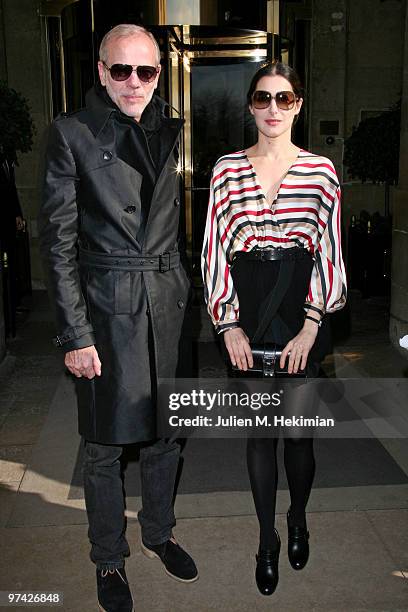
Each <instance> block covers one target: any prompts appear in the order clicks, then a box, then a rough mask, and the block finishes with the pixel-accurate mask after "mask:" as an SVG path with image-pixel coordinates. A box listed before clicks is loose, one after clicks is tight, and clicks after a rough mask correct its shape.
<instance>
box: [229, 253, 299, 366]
mask: <svg viewBox="0 0 408 612" xmlns="http://www.w3.org/2000/svg"><path fill="white" fill-rule="evenodd" d="M294 268H295V261H294V260H293V259H282V260H281V262H280V268H279V275H278V280H277V282H276V285H275V287H274V289H273V290H272V291H271V294H270V296H269V299H268V303H267V306H266V309H265V313H264V315H263V317H262V319H261V321H260V323H259V325H258V327H257V329H256V332H255V333H254V335H253V337H252V340H251V342H250V345H251V352H252V358H253V362H254V364H253V367H252V368H250V369H249V370H248V373H256V374H259V375H260V376H262V377H265V378H266V377H270V376H279V377H285V376H287V377H289V378H305V377H306V370H300V369H298V371H297V373H294V372H292V373H291V374H289V373H288V366H287V362H288V359H286V362H285V366H284V367H283V368H281V367H280V363H279V361H280V357H281V355H282V351H283V349H284V348H285V347H284V346H279V345H277V344H274V343H273V342H262V338H263V336H264V334H265V332H266V330H267V328H268V327H269V325H270V323H271V321H272V319H273V317H274V316H275V314H276V312H277V310H278V308H279V306H280V304H281V302H282V300H283V298H284V296H285V294H286V292H287V290H288V288H289V285H290V282H291V280H292V276H293V271H294ZM232 369H233V370H234V371H239V372H242V370H239V368H238V367H237V366H232ZM246 373H247V372H243V374H246Z"/></svg>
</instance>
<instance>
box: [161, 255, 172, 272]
mask: <svg viewBox="0 0 408 612" xmlns="http://www.w3.org/2000/svg"><path fill="white" fill-rule="evenodd" d="M169 270H170V253H169V252H166V253H161V255H159V272H168V271H169Z"/></svg>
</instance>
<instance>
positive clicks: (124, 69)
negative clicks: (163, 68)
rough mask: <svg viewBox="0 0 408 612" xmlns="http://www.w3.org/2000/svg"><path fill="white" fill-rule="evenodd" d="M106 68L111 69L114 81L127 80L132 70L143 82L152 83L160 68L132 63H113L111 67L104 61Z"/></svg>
mask: <svg viewBox="0 0 408 612" xmlns="http://www.w3.org/2000/svg"><path fill="white" fill-rule="evenodd" d="M102 63H103V65H104V66H105V68H106V70H109V72H110V75H111V77H112V79H113V80H114V81H126V80H127V79H128V78H129V77H130V75H131V74H132V72H136V74H137V76H138V77H139V79H140V80H141V81H142V82H143V83H151V82H152V81H153V79H154V78H155V77H156V75H157V73H158V72H159V69H158V68H157V67H156V66H131V65H130V64H113V65H112V66H111V67H110V68H109V66H107V65H106V64H105V62H102Z"/></svg>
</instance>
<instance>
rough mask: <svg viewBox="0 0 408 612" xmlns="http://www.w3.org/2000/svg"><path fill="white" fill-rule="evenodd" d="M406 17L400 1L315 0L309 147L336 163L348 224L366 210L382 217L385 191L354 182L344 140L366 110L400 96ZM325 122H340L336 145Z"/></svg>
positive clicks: (382, 107)
mask: <svg viewBox="0 0 408 612" xmlns="http://www.w3.org/2000/svg"><path fill="white" fill-rule="evenodd" d="M404 15H405V2H404V1H402V0H386V1H385V2H384V1H383V2H382V1H381V0H358V2H353V1H352V0H313V14H312V16H313V17H312V28H313V41H312V66H311V82H312V91H311V105H312V109H311V121H310V143H311V144H310V148H311V149H312V150H313V151H315V152H318V153H321V154H323V155H327V156H328V157H330V158H331V159H332V160H333V161H334V162H335V165H336V168H337V170H338V173H339V176H340V179H343V216H344V221H345V223H346V224H348V223H349V220H350V218H351V215H352V214H356V215H359V213H360V211H361V210H362V209H365V210H367V211H368V212H371V213H372V212H375V211H378V212H380V213H382V214H383V213H384V187H383V186H382V185H372V184H370V183H367V184H362V183H361V182H360V181H358V180H355V181H351V180H350V178H349V176H348V174H347V170H346V169H345V168H343V167H342V157H343V140H344V138H347V137H348V136H349V135H350V134H351V132H352V127H353V126H354V125H355V126H356V125H358V123H359V122H360V119H361V113H362V112H364V111H381V110H385V109H388V108H389V107H390V106H391V105H393V104H395V102H396V101H397V100H398V98H399V97H400V95H401V70H402V61H403V40H404ZM322 120H335V121H336V120H337V121H339V136H338V137H336V138H335V141H334V143H333V144H332V145H327V144H326V135H321V134H320V121H322ZM391 200H393V193H392V194H391ZM391 206H392V201H391Z"/></svg>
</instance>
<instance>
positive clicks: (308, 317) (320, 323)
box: [305, 315, 323, 327]
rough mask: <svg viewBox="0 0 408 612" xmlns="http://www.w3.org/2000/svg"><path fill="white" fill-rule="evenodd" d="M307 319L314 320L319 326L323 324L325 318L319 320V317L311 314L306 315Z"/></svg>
mask: <svg viewBox="0 0 408 612" xmlns="http://www.w3.org/2000/svg"><path fill="white" fill-rule="evenodd" d="M305 319H310V320H311V321H314V322H315V323H316V325H317V326H318V327H321V326H322V320H323V319H320V321H318V320H317V319H315V318H314V317H311V316H310V315H305Z"/></svg>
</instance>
